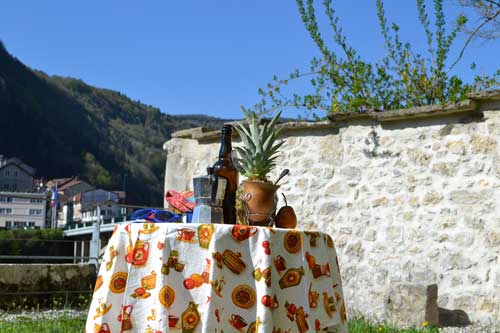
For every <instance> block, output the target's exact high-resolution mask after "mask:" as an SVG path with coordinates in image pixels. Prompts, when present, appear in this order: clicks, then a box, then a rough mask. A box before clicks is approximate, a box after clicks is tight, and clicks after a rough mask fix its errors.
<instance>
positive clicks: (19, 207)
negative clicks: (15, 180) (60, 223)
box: [0, 192, 47, 229]
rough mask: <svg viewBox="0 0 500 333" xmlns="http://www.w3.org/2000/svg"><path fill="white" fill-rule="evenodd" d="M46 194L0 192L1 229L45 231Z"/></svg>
mask: <svg viewBox="0 0 500 333" xmlns="http://www.w3.org/2000/svg"><path fill="white" fill-rule="evenodd" d="M46 203H47V199H46V196H45V193H29V192H0V229H2V228H5V229H24V228H31V229H43V228H44V227H45V207H46Z"/></svg>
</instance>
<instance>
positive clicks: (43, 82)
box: [0, 42, 224, 206]
mask: <svg viewBox="0 0 500 333" xmlns="http://www.w3.org/2000/svg"><path fill="white" fill-rule="evenodd" d="M0 119H1V120H0V154H3V155H6V156H9V157H14V156H16V157H20V158H21V159H22V160H23V161H25V162H26V163H27V164H29V165H31V166H33V167H35V168H36V169H37V176H39V177H40V176H44V177H49V178H52V177H54V178H55V177H67V176H74V175H79V176H80V177H81V178H83V179H85V180H87V181H89V182H90V183H92V184H94V185H96V186H100V187H102V188H105V189H111V190H113V189H114V190H121V189H123V184H124V178H125V179H126V182H125V184H126V190H127V196H128V198H129V200H128V201H129V202H131V203H136V204H144V205H146V204H147V205H155V206H157V205H161V204H162V193H163V176H164V169H165V153H164V152H163V151H162V145H163V143H164V142H165V141H166V140H168V138H169V137H170V134H171V133H172V132H174V131H176V130H179V129H183V128H190V127H197V126H205V127H210V128H219V127H220V126H222V124H223V123H224V120H222V119H218V118H212V117H208V116H203V115H186V116H171V115H167V114H163V113H161V112H160V110H159V109H157V108H154V107H152V106H148V105H144V104H142V103H140V102H135V101H132V100H131V99H129V98H128V97H126V96H124V95H123V94H121V93H119V92H116V91H112V90H108V89H100V88H95V87H92V86H90V85H87V84H85V83H84V82H83V81H81V80H77V79H73V78H65V77H59V76H48V75H46V74H44V73H43V72H40V71H36V70H32V69H30V68H29V67H27V66H25V65H24V64H22V63H21V62H20V61H19V60H17V59H16V58H14V57H13V56H11V55H10V54H9V53H8V52H7V50H6V49H5V48H4V46H3V45H2V44H1V42H0Z"/></svg>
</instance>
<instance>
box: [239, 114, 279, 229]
mask: <svg viewBox="0 0 500 333" xmlns="http://www.w3.org/2000/svg"><path fill="white" fill-rule="evenodd" d="M243 112H244V113H245V119H246V121H247V123H248V125H246V126H245V125H243V124H242V123H238V124H236V125H235V126H234V128H235V129H236V131H237V132H238V134H239V135H240V138H241V141H242V143H243V145H242V146H241V147H235V150H236V152H237V153H238V155H239V156H238V158H235V159H234V164H235V166H236V169H238V171H239V172H240V173H241V174H242V175H243V176H245V177H246V178H247V179H246V180H244V181H243V182H242V183H241V185H240V186H239V188H238V191H237V193H236V215H237V219H238V223H239V224H253V225H260V226H265V225H268V226H269V225H272V223H273V221H274V217H275V213H276V205H277V202H278V199H277V196H276V190H277V189H278V188H279V186H278V185H275V184H273V183H272V182H271V181H270V180H269V178H268V177H267V175H268V174H269V172H271V171H272V170H273V169H274V167H275V166H276V159H277V158H278V151H279V149H280V148H281V146H282V145H283V144H284V141H282V142H277V136H278V134H279V132H280V130H279V129H278V128H277V127H276V123H277V122H278V119H279V117H280V115H281V112H278V113H277V114H276V115H275V116H274V117H273V118H272V119H271V120H270V121H269V122H267V123H265V124H263V125H260V121H259V118H258V116H257V114H256V113H255V112H250V111H247V110H245V109H243Z"/></svg>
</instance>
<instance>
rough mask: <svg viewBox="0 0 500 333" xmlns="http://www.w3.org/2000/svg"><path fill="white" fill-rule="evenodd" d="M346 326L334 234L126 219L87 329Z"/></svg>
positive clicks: (110, 250) (106, 260) (217, 331)
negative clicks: (127, 220) (133, 221)
mask: <svg viewBox="0 0 500 333" xmlns="http://www.w3.org/2000/svg"><path fill="white" fill-rule="evenodd" d="M325 330H327V331H328V332H338V333H344V332H347V323H346V309H345V304H344V296H343V293H342V282H341V279H340V270H339V266H338V260H337V255H336V252H335V247H334V244H333V241H332V238H331V237H330V236H329V235H327V234H324V233H321V232H311V231H300V230H289V229H279V228H264V227H253V226H240V225H223V224H177V223H170V224H168V223H156V224H155V223H130V224H121V225H118V226H117V227H116V228H115V230H114V232H113V235H112V237H111V238H110V240H109V243H108V246H107V248H106V251H105V254H104V257H103V261H102V264H101V267H100V270H99V274H98V277H97V281H96V286H95V290H94V294H93V298H92V303H91V306H90V310H89V314H88V318H87V323H86V332H87V333H118V332H140V333H167V332H179V333H180V332H182V333H194V332H210V333H223V332H225V333H231V332H236V333H238V332H243V333H253V332H261V333H262V332H270V333H271V332H273V333H278V332H281V333H285V332H286V333H288V332H289V333H292V332H299V333H304V332H319V331H323V332H325Z"/></svg>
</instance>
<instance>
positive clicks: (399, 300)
mask: <svg viewBox="0 0 500 333" xmlns="http://www.w3.org/2000/svg"><path fill="white" fill-rule="evenodd" d="M437 297H438V287H437V285H435V284H433V285H429V286H427V285H420V284H405V283H392V284H391V285H390V286H389V287H388V289H387V292H386V296H385V304H384V312H385V315H384V317H385V319H386V320H387V321H389V322H391V323H394V324H395V325H398V326H403V327H411V326H417V327H418V326H421V325H422V323H423V322H424V321H427V322H428V323H429V325H431V326H438V324H439V312H438V306H437Z"/></svg>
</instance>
